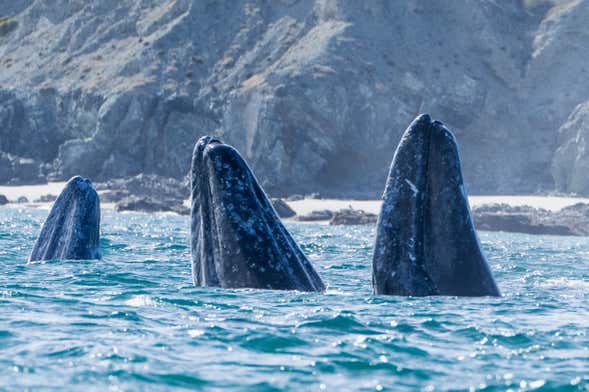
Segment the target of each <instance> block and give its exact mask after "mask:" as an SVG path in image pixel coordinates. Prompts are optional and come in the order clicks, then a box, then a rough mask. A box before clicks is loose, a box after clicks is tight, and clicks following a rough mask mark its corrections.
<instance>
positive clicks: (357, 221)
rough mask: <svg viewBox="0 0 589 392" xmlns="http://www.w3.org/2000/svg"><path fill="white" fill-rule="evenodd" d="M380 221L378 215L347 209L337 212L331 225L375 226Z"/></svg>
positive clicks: (330, 222)
mask: <svg viewBox="0 0 589 392" xmlns="http://www.w3.org/2000/svg"><path fill="white" fill-rule="evenodd" d="M377 221H378V215H375V214H371V213H369V212H366V211H364V210H356V209H353V208H347V209H343V210H339V211H336V212H335V213H334V214H333V217H332V218H331V220H330V221H329V224H330V225H374V224H376V222H377Z"/></svg>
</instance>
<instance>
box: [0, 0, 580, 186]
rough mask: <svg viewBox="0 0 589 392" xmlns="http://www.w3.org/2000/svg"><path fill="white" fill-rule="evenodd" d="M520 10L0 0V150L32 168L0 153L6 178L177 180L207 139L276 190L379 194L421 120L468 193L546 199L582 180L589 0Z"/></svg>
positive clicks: (422, 1)
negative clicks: (452, 146) (565, 152)
mask: <svg viewBox="0 0 589 392" xmlns="http://www.w3.org/2000/svg"><path fill="white" fill-rule="evenodd" d="M523 3H524V2H521V1H520V0H511V1H500V2H498V1H493V0H480V1H473V0H456V1H452V2H450V3H448V2H439V1H434V0H411V1H398V2H391V1H371V2H359V1H343V0H277V1H270V2H265V1H253V0H219V1H214V2H203V1H200V0H162V1H154V0H144V1H139V0H102V1H100V2H86V1H82V0H75V1H69V0H68V1H66V0H56V1H53V2H47V1H32V0H0V13H1V14H3V15H0V16H4V17H8V18H7V19H6V18H5V19H2V21H5V22H4V23H8V24H9V25H10V26H8V25H6V26H7V27H6V28H1V29H0V63H1V64H0V67H1V68H0V69H2V71H1V72H0V152H4V153H7V154H10V156H11V157H15V158H13V159H19V160H21V159H25V160H31V161H30V162H31V163H32V164H33V165H34V173H35V174H30V173H29V172H27V173H29V174H30V175H29V174H27V175H26V176H24V175H21V174H18V175H17V174H16V173H15V169H14V164H13V163H10V164H6V161H2V158H1V157H0V183H5V182H9V181H13V180H14V179H16V180H15V181H17V182H32V181H37V179H36V178H37V176H40V177H41V178H45V177H47V176H48V177H49V178H54V179H66V178H68V177H69V176H71V175H72V174H74V173H80V174H82V175H85V176H90V177H92V178H93V179H95V180H99V181H106V180H109V179H112V178H118V177H129V176H135V175H137V174H140V173H146V174H158V175H161V176H166V177H175V178H178V179H181V178H183V177H184V176H185V175H186V173H187V172H188V168H189V164H190V152H191V150H192V143H193V141H194V140H195V139H196V138H198V137H199V136H201V135H203V134H216V135H218V136H222V137H223V138H224V139H225V140H226V141H227V142H228V143H231V144H232V145H235V147H237V148H238V149H239V150H240V151H242V152H243V154H244V156H245V158H246V159H247V161H248V162H249V163H250V164H251V166H252V169H253V170H254V171H255V172H256V175H257V177H258V179H259V181H260V182H261V184H262V185H263V186H264V188H265V189H267V190H268V191H269V192H270V193H271V194H276V195H280V194H289V193H290V194H292V193H295V192H296V193H301V194H307V193H310V192H315V191H319V192H321V194H322V195H323V196H325V197H329V196H342V195H345V196H348V197H374V196H377V195H379V194H380V191H381V189H380V188H381V185H382V181H383V178H384V177H385V175H386V168H387V165H388V160H389V159H390V155H391V152H392V151H393V149H394V146H395V145H396V144H397V142H398V140H399V137H400V135H401V132H402V131H403V129H404V128H405V125H406V124H407V123H408V122H409V121H410V120H411V119H412V118H413V117H415V114H416V113H417V112H429V113H431V114H432V115H433V116H434V117H436V118H440V119H443V120H444V122H445V123H447V124H448V125H449V126H450V127H451V128H452V129H453V130H455V131H456V134H457V137H459V139H460V140H461V147H462V156H463V161H464V162H463V163H464V176H465V181H466V183H467V186H468V189H469V190H470V192H471V193H474V194H476V193H529V192H536V191H542V190H552V189H554V188H555V178H553V177H552V175H551V173H554V174H555V175H559V173H561V172H562V170H565V171H566V170H567V169H568V170H573V171H575V170H577V171H579V170H581V169H575V167H574V166H566V165H571V164H572V163H571V162H568V161H566V162H565V161H564V160H563V159H561V158H559V154H555V151H557V149H561V148H566V144H567V143H568V141H567V140H565V139H563V137H560V136H559V134H558V132H557V130H558V129H559V128H560V127H561V125H562V124H563V123H565V121H566V119H567V117H568V116H569V115H570V113H571V112H572V111H573V109H574V108H575V107H576V106H577V105H578V104H580V103H582V102H585V101H587V100H589V88H588V87H589V79H588V78H586V77H584V76H583V75H586V72H587V66H586V64H587V63H588V62H587V60H588V57H589V47H588V45H589V44H588V42H589V40H588V39H587V38H588V34H589V27H588V25H587V24H586V22H585V21H586V20H587V18H589V2H587V1H582V0H561V1H559V2H558V4H557V5H555V6H554V7H551V8H550V7H548V6H547V5H546V4H547V3H546V2H544V5H541V6H537V7H534V8H526V7H525V6H524V4H523ZM526 3H527V2H526ZM540 3H542V2H540ZM0 23H2V22H0ZM473 32H477V33H476V34H473ZM572 132H573V133H574V132H576V131H572ZM562 165H565V167H562ZM7 167H10V169H7ZM551 167H552V168H554V167H557V169H553V170H552V171H551V170H550V169H551ZM558 167H561V168H560V169H558ZM579 167H580V166H579ZM6 173H8V174H6ZM559 181H560V179H556V183H557V184H561V183H560V182H559ZM567 181H568V180H567ZM567 184H568V182H567ZM559 187H560V188H561V189H562V190H563V191H567V192H568V191H575V192H581V193H589V188H588V187H586V186H584V185H583V186H581V187H580V188H579V189H577V188H576V187H572V188H569V187H568V185H567V186H562V187H561V186H560V185H559Z"/></svg>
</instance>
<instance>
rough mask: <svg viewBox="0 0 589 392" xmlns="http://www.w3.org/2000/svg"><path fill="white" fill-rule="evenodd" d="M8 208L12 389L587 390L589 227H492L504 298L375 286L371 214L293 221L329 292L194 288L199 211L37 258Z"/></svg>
mask: <svg viewBox="0 0 589 392" xmlns="http://www.w3.org/2000/svg"><path fill="white" fill-rule="evenodd" d="M46 214H47V211H46V210H38V209H35V208H28V207H23V208H16V207H10V208H8V207H4V208H0V389H8V390H22V389H27V388H28V389H39V388H40V389H59V388H60V387H63V388H67V389H76V390H79V389H85V390H100V391H103V390H106V389H111V390H158V391H161V390H173V389H187V390H188V389H191V390H194V389H196V390H199V389H202V390H218V389H224V390H251V391H275V390H282V389H288V390H296V391H303V390H333V391H341V390H366V391H375V390H376V391H378V390H392V391H403V390H406V391H413V390H416V389H417V390H419V389H423V390H468V389H469V388H470V389H476V390H484V391H495V390H506V389H512V390H560V391H576V390H585V391H586V390H589V336H588V334H589V301H588V300H589V239H587V238H572V237H571V238H569V237H550V236H528V235H518V234H503V233H481V240H482V243H483V247H484V249H485V251H486V253H487V255H488V257H489V261H490V264H491V267H492V269H493V272H494V274H495V277H496V279H497V282H498V285H499V287H500V289H501V291H502V293H503V297H501V298H475V299H473V298H447V297H432V298H398V297H386V296H373V295H372V294H371V283H370V273H371V270H370V257H371V253H372V242H373V238H374V228H372V227H330V226H327V225H323V224H297V223H287V227H288V228H289V229H290V230H291V232H292V233H293V236H294V237H295V239H296V240H297V241H298V242H299V244H300V245H301V247H302V248H303V250H304V252H305V253H306V254H307V255H309V257H310V258H311V260H312V261H313V263H314V264H315V266H316V268H317V269H318V271H319V273H320V274H321V275H322V277H323V279H324V281H325V282H326V284H328V286H329V289H328V291H327V292H326V293H323V294H317V293H299V292H281V291H268V290H221V289H213V288H194V287H193V286H192V283H191V276H190V262H189V259H190V248H189V246H188V231H189V224H188V218H187V217H180V216H174V215H146V214H116V213H114V212H109V211H103V218H102V222H103V226H102V248H103V256H104V257H103V260H101V261H51V262H42V263H33V264H27V263H26V259H27V257H28V254H29V252H30V251H31V248H32V246H33V245H34V241H35V239H36V236H37V234H38V232H39V230H40V225H41V223H42V222H43V220H44V218H45V216H46Z"/></svg>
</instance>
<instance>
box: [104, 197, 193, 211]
mask: <svg viewBox="0 0 589 392" xmlns="http://www.w3.org/2000/svg"><path fill="white" fill-rule="evenodd" d="M115 210H116V211H119V212H122V211H137V212H148V213H153V212H175V213H177V214H180V215H189V214H190V209H189V208H188V207H185V206H183V205H182V204H178V203H177V201H175V200H158V199H155V198H153V197H149V196H129V197H126V198H124V199H122V200H121V201H119V202H118V203H116V204H115Z"/></svg>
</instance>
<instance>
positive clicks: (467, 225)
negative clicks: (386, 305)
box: [372, 114, 499, 296]
mask: <svg viewBox="0 0 589 392" xmlns="http://www.w3.org/2000/svg"><path fill="white" fill-rule="evenodd" d="M372 281H373V288H374V292H375V293H376V294H389V295H402V296H427V295H451V296H498V295H499V290H498V288H497V285H496V284H495V280H494V279H493V276H492V274H491V270H490V268H489V265H488V264H487V261H486V259H485V256H484V255H483V252H482V250H481V246H480V243H479V239H478V236H477V233H476V230H475V228H474V225H473V221H472V218H471V213H470V207H469V203H468V199H467V195H466V191H465V188H464V182H463V178H462V171H461V164H460V157H459V153H458V146H457V143H456V140H455V138H454V135H453V134H452V133H451V132H450V131H449V130H448V129H447V128H446V127H445V126H444V125H443V124H442V123H441V122H438V121H433V122H432V120H431V118H430V116H429V115H425V114H424V115H421V116H419V117H418V118H416V119H415V120H414V121H413V122H412V123H411V125H410V126H409V128H407V130H406V131H405V133H404V134H403V137H402V139H401V142H400V143H399V146H398V147H397V150H396V152H395V155H394V158H393V161H392V164H391V168H390V172H389V175H388V178H387V182H386V186H385V191H384V194H383V203H382V207H381V211H380V215H379V218H378V225H377V234H376V244H375V248H374V256H373V271H372Z"/></svg>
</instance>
